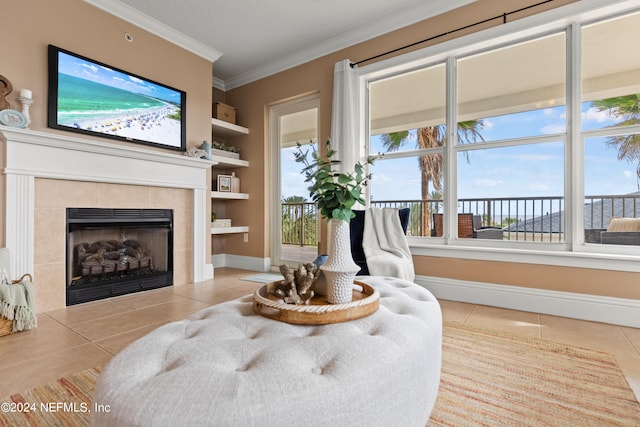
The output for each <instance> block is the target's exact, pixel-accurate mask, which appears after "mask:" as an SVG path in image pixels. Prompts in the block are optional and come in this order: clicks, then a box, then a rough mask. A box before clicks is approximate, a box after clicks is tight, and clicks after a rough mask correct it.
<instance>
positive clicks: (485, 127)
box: [482, 119, 494, 131]
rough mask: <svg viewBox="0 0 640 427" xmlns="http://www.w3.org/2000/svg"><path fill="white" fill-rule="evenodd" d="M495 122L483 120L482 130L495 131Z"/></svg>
mask: <svg viewBox="0 0 640 427" xmlns="http://www.w3.org/2000/svg"><path fill="white" fill-rule="evenodd" d="M493 126H494V124H493V122H492V121H491V120H489V119H483V120H482V130H487V131H490V130H491V129H493Z"/></svg>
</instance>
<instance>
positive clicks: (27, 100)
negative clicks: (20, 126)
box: [18, 89, 34, 127]
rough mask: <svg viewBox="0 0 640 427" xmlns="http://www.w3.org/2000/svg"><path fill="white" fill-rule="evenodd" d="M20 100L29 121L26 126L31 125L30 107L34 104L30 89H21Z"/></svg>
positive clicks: (23, 112)
mask: <svg viewBox="0 0 640 427" xmlns="http://www.w3.org/2000/svg"><path fill="white" fill-rule="evenodd" d="M18 100H19V101H20V102H21V103H22V114H23V115H24V117H25V118H26V119H27V124H26V126H27V127H28V126H29V124H30V123H31V116H30V115H29V106H31V104H33V102H34V101H33V97H32V92H31V91H30V90H29V89H20V96H19V97H18Z"/></svg>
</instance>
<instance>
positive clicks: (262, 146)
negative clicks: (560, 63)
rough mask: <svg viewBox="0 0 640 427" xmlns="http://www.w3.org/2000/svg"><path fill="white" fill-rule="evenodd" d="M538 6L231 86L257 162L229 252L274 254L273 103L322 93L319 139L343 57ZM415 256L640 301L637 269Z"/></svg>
mask: <svg viewBox="0 0 640 427" xmlns="http://www.w3.org/2000/svg"><path fill="white" fill-rule="evenodd" d="M507 3H508V5H507ZM535 3H538V1H521V0H519V1H510V2H504V1H501V0H480V1H478V2H476V3H473V4H471V5H469V6H467V7H464V8H462V9H459V10H456V11H452V12H450V13H448V14H445V15H442V16H439V17H436V18H434V19H431V20H428V21H424V22H421V23H418V24H415V25H412V26H410V27H407V28H405V29H401V30H398V31H396V32H393V33H391V34H389V35H386V36H382V37H379V38H377V39H374V40H371V41H369V42H366V43H362V44H359V45H356V46H353V47H350V48H347V49H344V50H342V51H340V52H337V53H334V54H331V55H328V56H325V57H322V58H320V59H317V60H315V61H312V62H309V63H307V64H303V65H301V66H298V67H295V68H293V69H291V70H287V71H284V72H281V73H279V74H277V75H274V76H271V77H268V78H265V79H262V80H260V81H257V82H254V83H251V84H247V85H245V86H242V87H239V88H235V89H233V90H230V91H228V92H227V93H226V101H227V103H229V104H231V105H233V106H235V107H237V108H238V120H239V123H240V124H242V125H243V126H246V127H248V128H249V129H250V131H251V133H250V134H249V135H248V136H246V137H242V138H240V139H238V141H242V142H241V144H242V149H243V153H246V155H244V156H246V158H247V159H248V160H249V161H250V163H251V167H250V170H249V171H248V172H245V174H246V175H247V177H248V178H249V179H243V185H247V187H248V191H249V192H250V197H251V198H250V200H249V201H247V202H244V204H243V205H242V207H240V206H239V207H238V208H237V209H236V208H234V207H231V209H230V216H231V217H233V218H234V219H235V218H238V221H239V223H242V224H245V223H248V224H249V227H250V229H251V230H252V231H251V233H250V234H251V239H252V240H251V241H250V242H249V244H246V243H242V240H241V237H232V238H227V242H226V243H227V246H226V252H227V253H236V254H240V255H247V256H255V257H266V256H269V255H270V247H269V245H270V239H271V236H270V234H269V222H268V220H267V219H266V218H268V214H269V208H270V204H271V203H272V202H274V203H275V202H277V201H271V200H269V198H268V194H269V193H268V192H269V183H268V181H267V179H265V178H266V177H268V176H269V173H270V170H269V147H268V141H269V139H268V132H269V129H268V120H267V111H268V107H269V105H273V104H274V103H278V102H281V101H283V100H287V99H290V98H293V97H299V96H302V95H305V94H309V93H318V94H319V95H320V100H321V106H320V123H321V126H320V137H321V139H324V138H326V137H327V136H329V134H330V129H331V123H330V121H331V97H332V90H333V89H332V84H333V67H334V64H335V63H336V62H338V61H340V60H343V59H345V58H348V59H351V60H352V61H359V60H362V59H365V58H368V57H371V56H373V55H377V54H379V53H382V52H385V51H388V50H391V49H395V48H397V47H400V46H403V45H406V44H409V43H413V42H415V41H418V40H422V39H426V38H428V37H431V36H434V35H437V34H441V33H444V32H447V31H451V30H453V29H456V28H459V27H461V26H465V25H469V24H471V23H474V22H477V21H480V20H483V19H486V18H490V17H493V16H496V15H500V14H502V13H504V12H509V11H511V10H516V9H519V8H522V7H526V6H529V5H532V4H535ZM569 3H572V0H557V1H554V2H553V3H548V4H545V5H543V6H540V7H537V8H535V9H532V10H530V11H526V12H522V13H519V14H518V15H512V16H511V17H510V18H509V19H510V20H513V19H516V18H521V17H524V16H527V15H530V14H532V12H533V11H535V13H538V12H540V11H543V10H548V9H551V8H554V7H558V6H562V5H565V4H569ZM499 24H500V21H492V22H491V23H489V24H485V25H484V28H486V27H489V26H495V25H499ZM479 29H481V28H474V29H472V30H466V31H464V32H460V33H456V34H454V35H450V36H447V37H445V38H441V39H438V40H437V41H433V42H431V44H435V43H440V42H442V41H444V40H446V39H451V38H454V37H459V36H461V35H463V34H468V33H470V32H472V31H477V30H479ZM426 46H427V44H424V45H420V46H419V48H423V47H426ZM406 52H407V51H403V52H402V53H406ZM385 59H386V58H385ZM254 230H256V231H254ZM414 261H415V265H416V272H417V274H419V275H427V276H435V277H443V278H452V279H460V280H469V281H479V282H486V283H497V284H508V285H516V286H524V287H532V288H541V289H549V290H557V291H567V292H581V293H589V294H594V295H605V296H615V297H623V298H634V299H640V291H639V290H638V289H637V286H636V283H637V280H638V274H637V273H628V272H618V271H606V270H595V269H581V268H569V267H558V266H547V265H533V264H521V263H508V262H486V261H474V260H463V259H455V258H434V257H424V256H416V257H414Z"/></svg>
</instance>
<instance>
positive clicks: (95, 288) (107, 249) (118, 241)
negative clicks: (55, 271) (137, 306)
mask: <svg viewBox="0 0 640 427" xmlns="http://www.w3.org/2000/svg"><path fill="white" fill-rule="evenodd" d="M66 248H67V255H66V259H67V266H66V272H67V273H66V276H67V281H66V290H67V293H66V294H67V302H66V304H67V305H68V306H69V305H74V304H79V303H83V302H88V301H94V300H98V299H103V298H109V297H113V296H118V295H124V294H129V293H133V292H140V291H144V290H148V289H156V288H161V287H164V286H171V285H172V284H173V211H172V210H171V209H109V208H67V245H66Z"/></svg>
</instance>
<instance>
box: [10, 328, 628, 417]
mask: <svg viewBox="0 0 640 427" xmlns="http://www.w3.org/2000/svg"><path fill="white" fill-rule="evenodd" d="M442 356H443V357H442V359H443V360H442V376H441V380H440V389H439V392H438V398H437V400H436V404H435V408H434V410H433V412H432V414H431V420H430V421H429V424H428V426H429V427H440V426H452V427H453V426H455V427H460V426H487V427H495V426H510V427H511V426H531V427H534V426H535V427H539V426H572V427H575V426H598V427H601V426H640V404H638V402H637V400H636V398H635V395H634V394H633V391H632V390H631V389H630V388H629V385H628V384H627V381H626V380H625V378H624V376H623V375H622V372H621V371H620V368H619V367H618V366H617V365H616V363H615V360H614V358H613V356H611V355H610V354H607V353H601V352H598V351H593V350H587V349H583V348H578V347H573V346H569V345H565V344H560V343H555V342H550V341H545V340H539V339H535V338H528V337H523V336H520V335H512V334H507V333H503V332H496V331H491V330H485V329H475V328H470V327H465V326H462V325H459V324H453V323H448V324H446V325H445V327H444V331H443V352H442ZM99 374H100V368H95V369H89V370H86V371H82V372H79V373H77V374H74V375H70V376H69V377H65V378H61V379H59V380H57V381H54V382H51V383H49V384H46V385H43V386H40V387H36V388H34V389H31V390H28V391H25V392H23V393H18V394H14V395H11V396H10V397H7V398H5V399H2V400H0V408H2V409H3V410H2V411H0V426H11V427H14V426H16V427H19V426H25V427H26V426H29V427H31V426H65V427H66V426H74V427H75V426H87V425H89V420H90V416H91V411H93V410H96V409H99V408H96V407H95V404H94V403H92V402H91V393H92V391H93V388H94V386H95V382H96V379H97V377H98V375H99ZM98 403H100V402H98ZM18 404H20V407H21V408H22V409H23V411H10V410H5V409H14V410H16V409H18V407H19V405H18ZM5 405H13V406H12V407H11V406H5ZM42 405H44V406H42ZM65 405H66V406H65ZM27 406H28V407H30V408H35V410H33V411H28V412H27V411H25V410H24V408H25V407H27ZM41 408H42V409H41ZM47 408H51V409H53V410H51V411H47V410H46V409H47Z"/></svg>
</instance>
